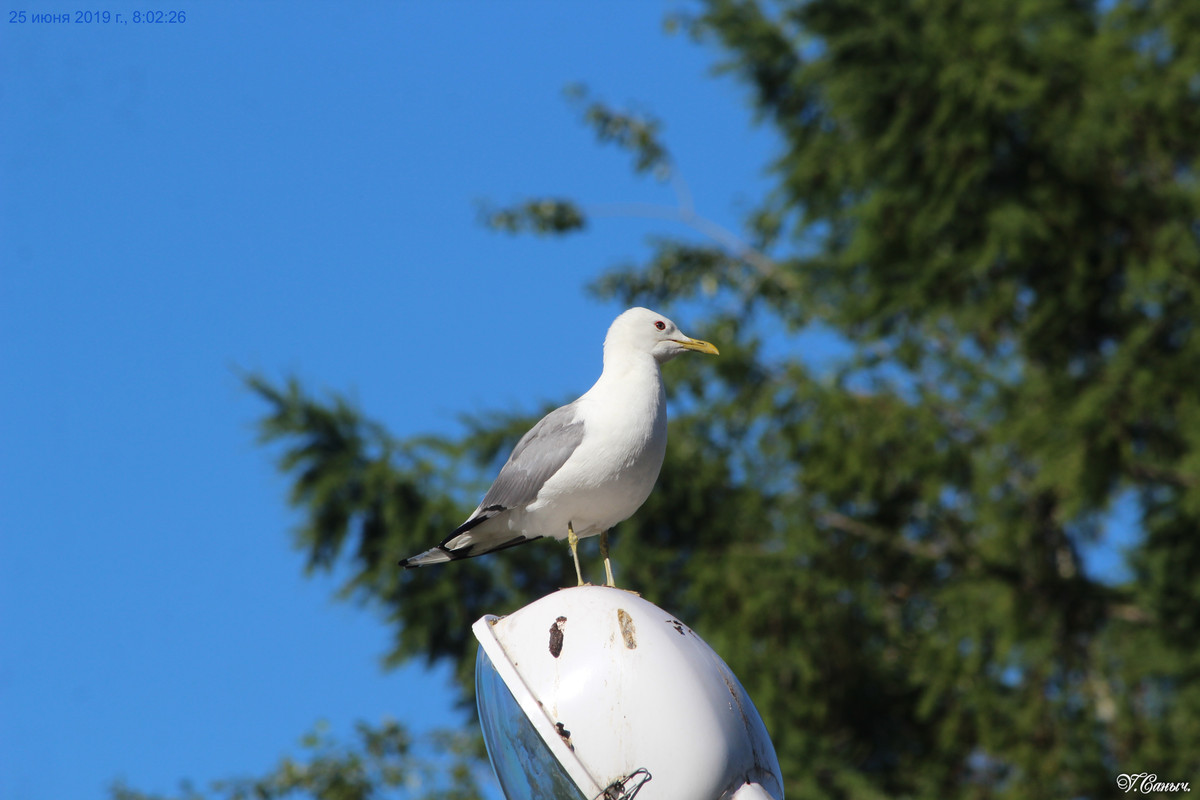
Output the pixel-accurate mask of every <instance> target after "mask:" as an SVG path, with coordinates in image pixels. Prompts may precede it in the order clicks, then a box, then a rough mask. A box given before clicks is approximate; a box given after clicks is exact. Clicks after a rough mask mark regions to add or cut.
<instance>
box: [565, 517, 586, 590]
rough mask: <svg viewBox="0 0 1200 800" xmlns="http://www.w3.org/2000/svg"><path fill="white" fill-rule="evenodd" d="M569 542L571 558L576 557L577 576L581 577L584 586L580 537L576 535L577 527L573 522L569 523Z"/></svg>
mask: <svg viewBox="0 0 1200 800" xmlns="http://www.w3.org/2000/svg"><path fill="white" fill-rule="evenodd" d="M567 544H568V545H570V546H571V558H573V559H575V577H576V578H578V579H579V585H580V586H583V572H581V571H580V569H579V537H578V536H576V535H575V529H574V528H572V527H571V523H570V522H568V523H567Z"/></svg>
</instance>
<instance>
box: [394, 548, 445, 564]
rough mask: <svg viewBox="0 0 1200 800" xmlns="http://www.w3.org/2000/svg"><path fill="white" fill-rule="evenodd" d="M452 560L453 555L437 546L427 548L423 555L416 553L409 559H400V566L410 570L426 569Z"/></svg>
mask: <svg viewBox="0 0 1200 800" xmlns="http://www.w3.org/2000/svg"><path fill="white" fill-rule="evenodd" d="M453 560H454V553H453V552H452V551H450V550H447V549H446V548H444V547H442V546H440V545H439V546H437V547H431V548H429V549H428V550H426V551H425V552H424V553H418V554H417V555H415V556H412V557H411V558H405V559H402V560H401V561H400V566H402V567H404V568H405V569H412V568H414V567H426V566H429V565H430V564H443V563H445V562H447V561H453Z"/></svg>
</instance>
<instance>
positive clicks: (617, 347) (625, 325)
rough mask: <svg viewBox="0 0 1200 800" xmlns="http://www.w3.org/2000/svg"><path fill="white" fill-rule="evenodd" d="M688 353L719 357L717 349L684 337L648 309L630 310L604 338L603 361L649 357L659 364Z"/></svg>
mask: <svg viewBox="0 0 1200 800" xmlns="http://www.w3.org/2000/svg"><path fill="white" fill-rule="evenodd" d="M688 350H693V351H695V352H697V353H708V354H709V355H713V356H715V355H718V352H717V348H716V347H714V346H712V345H711V344H709V343H708V342H704V341H701V340H700V339H693V338H692V337H690V336H687V335H685V334H684V333H683V331H681V330H679V326H678V325H676V324H675V323H674V322H672V321H671V320H669V319H667V318H666V317H664V316H663V315H662V314H659V313H658V312H656V311H651V310H650V309H648V308H631V309H629V310H628V311H626V312H625V313H623V314H621V316H619V317H617V318H616V319H615V320H614V321H613V324H612V326H611V327H609V329H608V336H606V337H605V338H604V355H605V358H606V360H607V358H608V357H610V356H617V355H618V354H619V355H625V354H627V353H648V354H649V355H651V356H653V357H654V360H655V361H657V362H658V363H659V364H662V363H663V362H666V361H670V360H671V359H672V358H674V357H675V356H677V355H679V354H680V353H684V352H687V351H688Z"/></svg>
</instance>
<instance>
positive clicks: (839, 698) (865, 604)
mask: <svg viewBox="0 0 1200 800" xmlns="http://www.w3.org/2000/svg"><path fill="white" fill-rule="evenodd" d="M673 24H675V25H678V24H686V25H687V27H688V30H689V32H690V33H691V35H693V36H694V37H696V38H698V39H700V40H701V41H708V42H715V43H716V44H717V45H718V46H719V47H720V48H721V50H722V52H723V54H724V64H723V67H722V68H723V69H724V70H725V71H726V72H727V73H729V74H732V75H734V76H736V77H737V78H738V79H739V80H741V81H743V82H744V83H745V84H746V85H747V86H748V87H749V89H750V91H751V92H752V96H753V99H754V104H755V110H756V114H757V116H758V117H759V119H761V120H762V121H763V123H764V124H768V125H771V126H773V127H774V128H776V129H777V130H778V132H779V133H780V135H781V136H782V140H783V142H784V147H783V149H782V151H781V152H780V154H779V156H778V158H777V159H776V160H775V161H774V163H773V164H772V167H771V169H772V174H773V175H774V177H775V179H776V186H775V188H774V191H772V192H771V193H770V194H769V196H768V197H766V198H764V199H763V201H762V204H761V206H760V207H758V208H756V209H754V210H753V211H752V212H751V213H750V214H749V215H748V218H747V220H746V228H747V231H746V233H745V235H744V241H745V242H748V243H749V244H744V243H743V244H738V245H736V246H733V244H731V241H730V240H729V237H726V236H723V235H720V231H717V230H716V229H715V228H714V227H713V226H711V225H705V224H702V223H703V222H704V221H703V220H700V219H695V218H693V220H692V221H693V222H694V223H696V224H694V225H693V227H695V228H696V229H697V230H698V231H700V232H701V233H706V232H712V241H711V242H710V243H697V242H696V241H687V242H681V241H674V240H659V241H655V242H653V243H652V249H653V253H652V254H651V255H650V257H649V258H648V259H647V261H646V263H645V264H643V265H639V266H635V267H630V268H625V269H623V270H621V271H614V272H613V273H610V274H609V275H608V276H606V277H604V278H602V279H601V280H600V281H599V282H598V283H597V284H596V285H595V286H594V287H593V288H594V289H595V291H596V292H597V293H598V294H600V295H601V296H604V297H607V298H614V297H615V298H620V299H622V300H624V301H626V302H629V303H635V302H638V303H648V304H654V305H656V306H660V307H669V306H670V305H671V304H672V303H678V302H681V301H682V300H686V301H688V302H689V308H692V309H695V308H699V309H701V311H702V312H703V314H704V315H706V316H705V318H704V319H703V320H701V321H700V322H698V323H694V324H693V327H694V328H695V330H696V331H697V333H698V334H699V335H701V336H703V337H704V338H706V339H709V340H712V341H714V342H716V343H718V344H719V346H720V347H721V351H722V355H721V357H720V358H719V359H712V360H705V361H704V362H701V361H700V360H692V361H688V362H684V363H677V364H672V365H671V367H670V370H671V372H672V375H671V377H670V381H669V383H670V384H671V386H672V388H673V395H674V401H675V405H674V407H675V411H676V413H675V415H674V418H673V420H672V423H671V434H670V435H671V444H670V446H669V449H668V456H667V461H666V464H665V465H664V468H663V472H662V476H661V478H660V480H659V484H658V487H657V488H656V491H655V492H654V494H653V495H652V496H651V498H650V500H649V501H648V502H647V504H646V505H645V507H643V509H642V510H641V511H640V512H639V513H638V514H637V515H636V516H635V517H634V518H633V519H632V520H630V521H629V522H627V523H624V524H623V525H622V526H620V527H619V528H618V530H617V532H616V534H615V537H614V554H615V558H616V561H617V567H618V576H619V578H620V579H621V582H622V583H623V584H625V585H628V586H632V587H634V588H637V589H638V590H640V591H642V592H643V593H644V594H645V595H646V596H647V597H648V599H650V600H651V601H653V602H655V603H658V604H660V605H662V606H664V607H666V608H668V609H671V610H672V611H673V612H674V613H677V614H679V615H680V616H681V618H683V619H686V620H687V621H688V623H689V624H690V625H692V626H693V627H694V628H695V629H696V630H697V631H698V632H700V633H701V634H702V635H703V636H704V637H705V638H706V639H707V640H708V641H709V642H710V643H711V644H713V646H714V647H715V648H716V649H717V650H718V651H719V652H720V653H721V654H722V655H723V656H724V657H725V658H726V660H727V661H728V662H729V663H730V665H731V666H732V667H733V669H734V670H735V672H737V674H738V675H739V677H740V678H741V679H742V681H743V683H744V684H745V686H746V688H747V689H748V691H749V692H750V694H751V696H752V697H753V698H754V700H755V702H756V704H757V706H758V707H759V709H760V710H761V711H762V713H763V716H764V718H765V720H766V722H767V726H768V728H769V729H770V731H771V733H772V736H773V739H774V741H775V744H776V747H777V749H778V752H779V756H780V761H781V763H782V766H783V770H784V774H785V777H786V779H787V794H788V797H789V798H792V799H793V800H795V798H806V797H814V798H815V797H846V798H850V797H854V798H860V797H892V798H898V797H906V798H933V797H964V798H1042V797H1044V798H1061V797H1077V798H1078V797H1103V796H1109V795H1112V794H1114V793H1115V790H1114V788H1113V787H1114V779H1115V776H1116V775H1117V774H1119V773H1122V772H1145V771H1149V772H1156V773H1157V774H1158V775H1159V776H1160V777H1162V778H1163V779H1165V780H1190V779H1191V778H1192V776H1195V775H1196V774H1198V773H1200V755H1197V754H1200V682H1198V681H1197V680H1196V676H1197V675H1200V652H1198V651H1197V648H1196V647H1195V644H1194V643H1195V642H1196V641H1197V638H1198V635H1200V611H1197V609H1200V581H1198V580H1197V576H1200V537H1197V535H1196V531H1197V530H1200V403H1198V402H1197V401H1196V399H1195V388H1194V387H1195V385H1196V384H1195V382H1196V376H1197V375H1200V341H1198V338H1197V336H1196V332H1195V328H1196V324H1197V323H1196V321H1197V320H1198V319H1200V181H1198V179H1197V175H1198V169H1200V155H1198V150H1197V148H1198V146H1200V145H1198V143H1200V5H1198V4H1196V3H1194V2H1187V1H1181V2H1169V1H1168V0H1156V1H1155V2H1133V1H1132V0H1128V1H1125V2H1122V1H1121V0H1117V2H1113V3H1104V4H1095V3H1091V2H1082V1H1081V0H1052V1H1051V2H1046V0H1012V2H1007V3H962V2H957V0H921V2H901V1H900V0H808V1H807V2H766V1H765V0H764V2H754V0H709V2H705V3H702V4H700V7H699V10H698V12H697V13H696V14H693V15H691V16H690V17H689V18H687V19H683V18H680V17H674V18H673ZM581 102H583V103H584V106H585V112H584V116H585V121H586V122H587V123H588V124H590V125H591V126H592V127H593V128H594V129H595V130H596V131H597V133H598V135H599V137H600V138H601V140H603V141H611V142H614V143H616V144H618V145H619V146H621V147H623V148H625V149H627V150H629V151H630V152H631V153H633V155H634V157H635V169H638V170H642V171H650V172H655V171H657V170H662V169H666V170H668V172H669V174H670V175H671V176H672V177H674V174H675V173H674V170H675V169H676V168H675V167H674V166H673V165H672V164H671V162H670V159H669V157H668V156H667V151H666V149H665V147H664V146H663V145H662V144H661V142H660V141H659V129H658V126H657V124H656V123H652V122H650V121H648V120H645V119H643V118H641V117H638V116H636V115H629V114H625V113H622V112H614V111H611V110H609V109H607V108H606V107H604V106H602V105H599V104H595V103H592V104H588V103H587V102H586V100H581ZM541 202H542V201H533V202H532V203H530V204H526V205H525V206H518V207H516V209H514V210H512V211H511V212H501V215H500V216H499V217H498V218H493V223H494V224H496V225H497V226H498V227H500V228H503V229H507V230H513V231H516V230H534V231H537V232H564V231H569V230H575V229H577V228H579V227H582V225H583V217H582V213H581V212H579V211H578V209H577V207H576V206H575V205H574V204H572V203H569V202H568V201H554V203H552V204H551V205H550V206H546V207H545V208H542V207H541V206H539V205H538V204H539V203H541ZM504 213H509V216H504ZM738 241H739V242H741V241H742V240H741V239H739V240H738ZM814 323H818V324H820V325H822V326H824V327H825V328H827V329H832V330H834V331H836V332H837V333H838V334H840V336H841V337H843V338H844V340H845V341H847V342H849V343H850V345H852V348H853V352H852V355H851V356H849V357H848V358H847V359H846V360H845V361H844V362H842V363H840V364H838V365H836V366H835V367H834V368H832V369H823V370H820V371H818V370H815V369H814V368H813V367H812V365H811V363H810V362H809V361H808V359H807V358H806V356H807V354H806V353H805V352H803V351H801V350H799V349H797V348H791V349H789V347H787V346H781V345H780V344H779V342H784V343H785V345H786V343H787V342H790V341H792V340H791V339H789V338H788V336H789V334H790V333H792V332H796V331H801V330H805V329H807V328H808V327H809V326H811V325H812V324H814ZM251 385H252V386H253V387H254V388H255V389H256V390H257V391H258V392H259V393H260V394H261V395H262V396H263V397H264V398H265V399H266V400H267V401H268V403H269V404H270V407H271V411H270V414H269V415H268V417H267V418H266V419H265V420H264V428H263V432H264V437H265V439H266V440H268V441H269V442H271V443H273V444H275V445H276V446H277V447H279V448H280V450H279V452H280V462H279V463H280V467H281V469H283V470H284V471H285V472H287V473H288V474H290V475H292V476H293V477H294V478H295V491H294V493H293V498H292V499H293V502H295V503H296V504H297V505H298V506H300V507H301V508H303V509H304V511H305V518H306V522H305V523H304V525H303V526H302V527H301V529H300V531H299V532H298V543H299V545H300V546H301V547H302V548H303V549H304V550H305V552H307V553H308V554H309V560H310V564H312V565H313V566H315V567H328V566H329V565H330V564H331V563H333V562H334V561H335V560H336V559H337V558H339V557H341V556H343V555H345V556H349V558H351V559H352V560H353V565H354V569H355V577H354V578H353V581H352V583H351V586H350V587H348V588H349V591H351V592H353V593H355V594H356V595H357V596H359V597H360V598H363V599H365V600H367V601H369V602H372V603H378V604H379V605H381V606H382V607H383V608H384V609H386V610H387V611H388V613H389V615H390V616H389V619H390V621H391V622H392V623H393V624H394V626H395V629H396V636H397V638H396V646H395V651H394V657H395V659H397V660H401V659H404V658H411V657H414V656H419V657H422V658H426V659H430V660H444V661H447V662H449V663H451V664H453V665H454V666H455V668H456V669H457V670H458V672H457V674H458V677H459V679H460V684H461V687H462V690H463V698H464V701H468V702H469V700H470V698H471V692H472V688H471V681H470V674H471V664H472V659H473V655H474V643H473V641H471V637H470V634H469V631H468V629H469V625H470V623H471V622H472V621H473V620H474V619H476V618H477V617H478V616H480V615H481V614H483V613H485V612H493V613H503V612H505V611H508V610H512V609H515V608H518V607H520V606H521V605H523V604H524V603H526V602H528V601H529V600H531V599H533V598H534V597H536V596H540V595H541V594H543V593H545V592H547V591H551V590H553V589H554V588H556V587H557V586H560V585H568V584H569V582H570V577H569V573H568V572H567V571H566V569H567V568H569V567H568V561H567V556H566V550H565V548H561V547H556V546H554V544H553V543H549V544H544V543H534V544H531V545H528V546H526V547H521V548H516V549H513V550H510V551H506V552H505V553H503V554H500V555H497V556H493V557H489V558H488V559H487V560H486V562H482V561H465V562H461V563H455V564H452V565H447V566H445V567H442V568H440V569H426V570H418V571H414V572H411V573H403V574H402V573H400V572H399V571H398V570H397V569H396V568H395V561H396V559H398V558H399V557H401V556H404V555H408V554H409V553H411V552H415V551H417V550H419V549H422V548H424V547H427V546H428V545H429V544H430V543H432V542H436V541H439V540H440V539H441V538H442V537H443V536H444V535H445V534H446V533H447V532H448V531H449V530H451V529H452V528H453V527H454V525H455V524H457V522H458V521H460V520H461V518H462V517H463V516H464V515H465V513H466V512H467V511H468V510H469V508H470V507H471V506H472V505H473V503H474V500H475V499H476V496H475V495H473V494H464V493H463V491H462V480H463V476H464V475H471V476H478V477H481V478H482V477H484V476H488V475H490V472H491V471H492V470H494V469H495V467H497V466H498V462H499V460H500V459H502V458H503V456H504V454H505V452H506V448H507V447H508V446H509V445H511V444H512V443H513V442H515V440H516V438H517V436H518V435H519V434H520V433H521V432H522V431H523V430H524V429H525V428H526V426H527V425H528V424H530V423H531V422H532V421H533V417H525V416H480V417H478V418H476V419H474V420H473V421H472V425H471V428H470V431H469V433H468V435H466V436H465V437H463V438H462V439H461V440H454V441H451V440H434V439H403V440H397V439H393V438H392V437H391V436H390V435H388V434H386V433H385V432H383V431H382V430H381V429H380V428H379V427H378V426H376V425H373V424H372V423H370V422H369V421H367V420H366V419H365V418H364V417H363V415H362V414H361V413H360V412H359V411H357V410H355V409H352V408H350V407H349V406H347V405H346V404H345V403H343V402H341V401H337V400H334V401H332V402H321V401H317V400H314V399H312V398H310V397H308V396H306V395H305V394H304V393H303V392H302V391H301V390H300V389H299V387H298V386H296V385H295V384H293V385H291V386H289V387H286V388H283V389H279V388H275V387H274V386H272V385H271V384H270V383H268V382H266V381H264V380H261V379H254V380H252V382H251ZM477 488H482V484H481V485H479V486H478V487H477ZM1122 496H1133V497H1135V498H1136V499H1137V500H1138V504H1139V508H1140V512H1141V519H1140V524H1141V529H1142V532H1143V536H1142V538H1141V540H1140V542H1139V543H1138V545H1137V547H1136V548H1135V549H1134V551H1133V552H1132V553H1131V554H1130V557H1129V564H1130V566H1131V569H1132V574H1133V578H1132V579H1131V580H1128V581H1124V582H1118V581H1117V580H1116V579H1113V578H1112V577H1111V576H1102V575H1101V576H1098V575H1095V574H1092V573H1091V572H1089V571H1088V570H1087V569H1086V568H1085V564H1084V561H1083V558H1082V555H1081V553H1082V551H1083V548H1084V547H1085V546H1087V545H1088V544H1089V543H1090V542H1092V541H1094V540H1095V538H1096V536H1097V533H1098V529H1099V527H1100V526H1101V524H1102V521H1103V519H1104V515H1105V514H1106V513H1108V512H1109V511H1110V510H1111V509H1112V507H1113V504H1114V503H1115V502H1116V501H1117V499H1118V498H1120V497H1122ZM585 547H586V545H585ZM552 562H557V563H552Z"/></svg>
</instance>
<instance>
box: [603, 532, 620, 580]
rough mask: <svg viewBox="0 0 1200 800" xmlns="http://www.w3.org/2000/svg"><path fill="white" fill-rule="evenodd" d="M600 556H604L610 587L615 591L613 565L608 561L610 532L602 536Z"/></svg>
mask: <svg viewBox="0 0 1200 800" xmlns="http://www.w3.org/2000/svg"><path fill="white" fill-rule="evenodd" d="M600 555H602V556H604V574H605V576H607V578H608V585H609V586H611V587H613V588H614V589H615V588H617V585H616V584H615V583H613V576H612V563H611V562H610V561H609V560H608V531H604V532H602V533H601V534H600Z"/></svg>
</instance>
